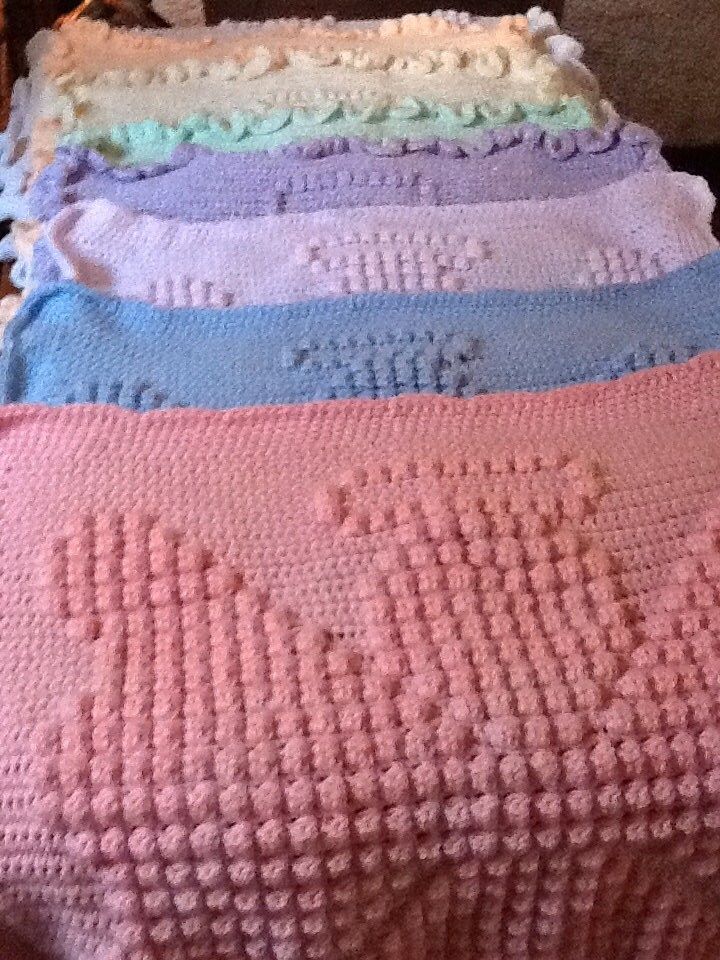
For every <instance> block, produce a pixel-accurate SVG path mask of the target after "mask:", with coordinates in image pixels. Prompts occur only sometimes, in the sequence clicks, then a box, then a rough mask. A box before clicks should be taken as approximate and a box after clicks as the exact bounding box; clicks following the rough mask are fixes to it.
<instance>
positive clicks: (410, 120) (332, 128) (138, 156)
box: [34, 97, 594, 169]
mask: <svg viewBox="0 0 720 960" xmlns="http://www.w3.org/2000/svg"><path fill="white" fill-rule="evenodd" d="M522 120H528V121H530V122H534V123H537V124H540V125H542V126H543V127H545V128H547V129H550V130H554V129H564V128H566V127H571V128H585V127H591V126H592V125H593V123H594V117H593V114H592V112H591V111H590V110H589V109H588V105H587V104H586V103H585V102H584V101H583V100H582V99H581V98H577V97H575V98H570V99H568V100H567V101H564V102H557V103H554V104H552V105H550V106H536V105H530V104H508V105H506V106H503V107H499V108H498V107H496V106H494V105H490V104H465V105H463V106H462V107H460V108H458V109H454V108H452V107H447V106H438V105H436V104H433V103H423V102H421V101H419V100H414V99H412V98H408V99H407V100H406V101H405V102H403V103H402V104H398V105H397V106H391V107H388V106H384V105H383V106H378V107H377V108H371V109H368V110H354V109H353V108H351V107H346V106H344V105H337V104H334V103H328V104H327V107H326V108H325V109H324V110H317V111H311V110H307V111H306V110H275V111H272V112H270V113H269V114H267V115H253V114H247V113H236V114H233V115H232V116H231V117H230V118H229V119H227V120H218V119H217V118H214V117H211V116H193V117H189V118H188V119H187V120H185V121H184V122H182V123H178V124H160V123H157V122H156V121H152V120H149V121H145V122H139V123H129V124H119V125H117V126H114V127H112V128H110V129H109V130H97V131H95V130H92V129H86V130H81V131H78V132H76V133H73V134H68V135H67V136H65V137H63V138H62V142H65V143H68V144H77V145H80V146H86V147H91V148H93V149H96V150H98V151H99V152H100V153H102V154H104V155H105V156H106V157H107V158H108V159H111V160H113V159H114V160H118V161H121V162H124V163H133V162H138V161H139V162H153V161H157V160H163V159H166V158H167V157H168V156H169V155H170V154H171V153H172V151H173V149H174V148H175V147H177V146H179V145H180V144H181V143H197V144H201V145H204V146H208V147H211V148H213V149H219V150H257V149H270V148H271V147H273V146H276V145H277V146H279V145H282V144H283V143H288V142H290V141H291V140H314V139H317V137H318V136H322V135H325V136H333V135H339V136H345V135H349V136H353V135H356V134H362V136H363V137H366V138H367V139H370V140H382V139H385V138H387V137H393V138H394V137H398V136H399V137H404V136H417V137H424V136H429V137H440V138H443V137H448V138H453V137H464V136H467V135H468V133H469V134H471V135H472V133H473V132H474V131H478V130H481V129H483V128H485V127H492V126H502V125H504V124H511V123H517V122H518V121H522ZM51 160H52V152H51V151H48V150H46V149H45V148H43V149H41V150H40V151H37V152H36V156H35V158H34V163H35V167H36V169H38V168H42V166H44V165H45V164H46V163H49V162H51Z"/></svg>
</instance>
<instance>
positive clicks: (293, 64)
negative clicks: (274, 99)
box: [58, 46, 558, 91]
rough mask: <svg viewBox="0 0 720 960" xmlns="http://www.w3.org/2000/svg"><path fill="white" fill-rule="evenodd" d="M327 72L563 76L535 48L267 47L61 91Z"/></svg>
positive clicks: (67, 81)
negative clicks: (335, 69) (399, 51)
mask: <svg viewBox="0 0 720 960" xmlns="http://www.w3.org/2000/svg"><path fill="white" fill-rule="evenodd" d="M327 67H344V68H345V69H347V70H355V71H358V72H371V71H383V72H386V73H390V74H397V73H404V74H408V75H413V76H427V75H429V74H434V73H439V74H443V75H448V74H458V73H465V74H475V75H477V76H479V77H482V78H485V79H488V80H495V79H501V78H503V77H508V76H509V75H510V74H513V73H515V74H517V75H518V76H522V75H523V74H531V75H532V76H533V78H534V79H542V78H544V77H546V76H551V75H553V74H556V73H557V71H558V67H557V65H556V64H555V63H554V62H553V60H552V58H551V57H550V56H549V55H548V54H547V53H542V52H540V51H538V50H534V49H532V48H529V49H527V50H508V49H507V48H506V47H503V46H496V47H494V48H493V49H491V50H487V51H482V52H474V51H473V52H469V51H463V50H452V49H450V50H442V49H440V50H438V49H432V48H427V49H424V50H420V51H418V52H417V53H416V54H412V55H409V54H408V55H404V54H397V53H388V52H386V51H382V50H372V49H368V48H363V47H349V48H343V49H338V48H329V47H326V48H322V49H317V50H303V49H296V48H292V47H288V48H285V49H281V50H274V51H273V50H270V49H269V48H268V47H264V46H258V47H255V48H253V49H252V50H250V51H249V52H248V56H247V58H245V59H243V61H240V60H239V59H230V58H225V59H222V60H216V61H212V60H201V59H196V58H189V59H185V60H177V61H175V62H173V63H168V64H162V65H157V66H153V67H148V68H140V67H138V68H133V69H116V70H106V71H104V72H102V73H99V74H98V75H97V76H96V77H94V78H93V79H92V80H90V81H87V80H83V79H82V77H79V76H78V75H77V74H76V73H74V72H70V73H66V74H64V75H63V76H62V77H61V78H59V79H58V86H59V88H60V89H61V90H63V91H72V90H73V88H77V87H79V86H80V87H85V86H91V85H92V86H99V87H108V86H118V87H128V88H136V87H143V86H151V85H152V86H155V85H169V84H183V83H192V82H197V81H211V82H216V83H233V82H237V81H239V80H256V79H258V78H259V77H262V76H266V75H267V74H269V73H274V72H278V71H281V70H286V69H293V68H294V69H301V70H321V69H323V68H327Z"/></svg>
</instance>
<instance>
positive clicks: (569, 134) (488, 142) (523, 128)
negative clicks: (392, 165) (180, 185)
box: [38, 121, 661, 192]
mask: <svg viewBox="0 0 720 960" xmlns="http://www.w3.org/2000/svg"><path fill="white" fill-rule="evenodd" d="M522 143H525V144H529V145H531V146H532V147H533V149H536V150H539V151H540V150H541V151H544V152H545V153H547V154H548V155H549V156H550V157H552V158H553V159H554V160H557V161H559V162H562V161H563V160H569V159H570V158H571V157H575V156H577V155H579V154H594V153H605V152H606V151H607V150H611V149H612V148H613V147H615V146H616V145H618V144H620V143H624V144H627V145H629V146H633V147H637V148H638V149H639V150H642V151H643V153H644V154H645V156H646V160H647V165H648V166H651V165H652V164H653V163H654V161H656V160H657V158H658V156H659V154H660V147H661V141H660V138H659V137H658V136H657V134H655V133H654V132H653V131H652V130H650V129H648V128H647V127H643V126H641V125H640V124H637V123H628V122H622V121H618V122H611V123H609V124H607V125H606V126H605V127H604V128H603V129H601V130H598V129H595V128H588V129H586V130H563V131H561V132H559V133H555V132H552V131H550V130H545V129H543V128H542V127H540V126H538V125H537V124H534V123H520V124H515V125H509V126H506V127H497V128H494V129H490V130H484V131H483V132H482V133H479V134H478V136H477V137H476V138H473V139H472V140H447V139H442V138H440V137H428V138H426V139H421V140H412V139H409V138H407V137H403V138H398V139H394V140H383V141H375V142H373V141H371V140H362V139H360V138H356V137H330V138H326V139H319V140H313V141H310V142H307V143H290V144H285V145H284V146H281V147H276V148H274V149H273V150H272V151H269V150H264V151H258V152H257V153H256V154H255V157H257V158H262V157H266V158H268V159H275V158H277V157H282V158H288V159H293V160H322V159H323V158H325V157H331V156H339V155H344V154H355V155H363V154H364V155H368V156H376V157H401V156H405V155H408V154H417V153H424V154H430V155H435V156H441V157H443V158H445V159H450V160H464V159H467V158H470V157H484V156H489V155H490V154H494V153H501V152H502V151H504V150H509V149H511V148H512V147H516V146H518V145H519V144H522ZM207 152H208V149H207V147H203V146H201V145H199V144H192V143H185V144H182V145H181V146H179V147H177V149H176V150H175V151H174V153H173V155H172V157H171V158H170V159H169V160H167V161H163V162H160V163H152V164H147V165H143V166H132V167H117V166H113V165H112V164H111V163H110V162H109V161H108V160H107V159H106V158H105V157H104V156H103V155H102V154H101V153H98V152H97V151H95V150H92V149H90V148H87V147H82V148H79V147H67V146H62V147H59V148H58V150H57V154H56V157H55V162H54V163H53V164H52V166H51V167H50V168H48V169H47V170H46V171H45V172H44V173H43V175H42V183H40V182H38V192H45V190H46V189H50V190H52V189H53V187H63V186H64V185H65V184H66V183H69V182H70V181H71V180H75V179H80V178H82V176H83V175H84V174H86V173H98V174H102V175H103V176H107V177H110V178H112V179H114V180H118V181H121V182H123V183H130V182H133V181H136V180H146V179H149V178H152V177H156V176H162V175H163V174H165V173H168V172H170V171H172V170H176V169H179V168H181V167H185V166H189V165H190V164H191V163H193V162H194V161H195V160H196V159H197V158H198V157H199V156H201V155H202V154H204V153H207ZM51 181H52V183H51Z"/></svg>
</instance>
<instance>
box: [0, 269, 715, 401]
mask: <svg viewBox="0 0 720 960" xmlns="http://www.w3.org/2000/svg"><path fill="white" fill-rule="evenodd" d="M718 347H720V252H718V253H713V254H710V255H709V256H707V257H705V258H703V259H702V260H700V261H698V262H697V263H695V264H693V265H691V266H689V267H685V268H683V269H681V270H678V271H676V272H674V273H672V274H669V275H666V276H665V277H662V278H661V279H659V280H654V281H650V282H647V283H638V284H632V285H628V286H625V285H618V286H612V287H604V288H600V289H597V290H593V291H587V292H586V291H548V292H543V293H512V292H496V291H493V292H489V293H479V294H452V293H449V294H448V293H444V294H443V293H441V294H424V295H417V296H408V295H402V294H392V295H373V294H369V295H362V296H354V297H344V298H342V299H337V300H335V299H327V300H313V301H309V302H304V303H297V304H293V305H291V306H280V307H249V308H243V309H226V310H195V309H174V310H163V309H157V308H154V307H151V306H147V305H144V304H141V303H136V302H129V301H121V300H115V299H112V298H109V297H106V296H103V295H101V294H96V293H93V292H90V291H89V290H86V289H84V288H82V287H80V286H77V285H75V284H59V285H55V286H52V287H49V288H45V289H43V290H40V291H38V292H37V293H36V294H34V295H32V296H31V297H30V298H29V299H28V300H27V301H26V303H25V305H24V306H23V308H22V309H21V310H20V312H19V313H18V314H17V315H16V317H15V318H14V320H13V321H12V322H11V324H10V326H9V327H8V330H7V333H6V340H5V349H4V354H3V358H2V363H1V366H0V391H1V397H2V399H3V400H4V401H6V402H31V403H49V404H63V403H68V402H104V403H114V404H120V405H121V406H124V407H128V408H132V409H138V410H144V409H152V408H156V407H170V406H181V405H187V406H197V407H214V408H224V407H235V406H244V405H253V404H268V403H298V402H302V401H308V400H314V399H331V398H342V397H388V396H395V395H398V394H401V393H417V392H430V393H443V394H449V395H454V396H471V395H475V394H479V393H487V392H495V391H504V390H532V391H535V390H546V389H550V388H553V387H560V386H565V385H570V384H575V383H582V382H586V381H597V380H608V379H612V378H614V377H618V376H621V375H623V374H624V373H628V372H631V371H634V370H638V369H643V368H647V367H651V366H655V365H657V364H664V363H674V362H681V361H683V360H685V359H687V358H688V357H690V356H692V355H694V354H697V353H699V352H702V351H704V350H709V349H717V348H718Z"/></svg>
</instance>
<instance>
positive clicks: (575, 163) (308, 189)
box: [30, 123, 666, 220]
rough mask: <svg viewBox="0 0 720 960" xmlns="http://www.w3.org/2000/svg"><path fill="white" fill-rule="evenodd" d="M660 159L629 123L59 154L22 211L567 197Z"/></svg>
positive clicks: (206, 216)
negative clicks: (99, 202) (134, 157)
mask: <svg viewBox="0 0 720 960" xmlns="http://www.w3.org/2000/svg"><path fill="white" fill-rule="evenodd" d="M659 148H660V143H659V140H658V138H657V137H656V136H655V135H654V134H653V133H652V132H651V131H649V130H647V129H645V128H644V127H640V126H638V125H636V124H631V123H617V124H610V125H608V126H607V127H606V128H605V129H604V130H602V131H597V130H569V131H565V132H563V133H559V134H552V133H549V132H547V131H545V130H542V129H541V128H540V127H537V126H534V125H532V124H529V125H528V124H521V125H519V126H515V127H506V128H497V129H495V130H488V131H486V132H485V133H484V134H482V135H480V136H479V137H478V138H477V139H475V140H464V141H462V142H458V141H443V140H425V141H410V140H394V141H389V142H384V143H372V142H368V141H361V140H353V139H345V138H336V139H330V140H322V141H316V142H313V143H309V144H294V145H292V146H287V147H284V148H281V149H278V150H272V151H265V152H258V153H246V154H238V153H223V152H213V151H210V150H208V149H206V148H203V147H199V146H194V145H185V146H182V147H179V148H178V149H177V150H176V151H175V153H174V154H173V156H172V158H171V159H170V160H169V161H167V162H163V163H158V164H153V165H150V166H145V167H133V168H118V167H113V166H110V165H109V164H108V162H107V161H106V160H105V159H104V158H103V157H101V156H100V155H99V154H97V153H95V152H93V151H91V150H87V149H83V148H71V147H61V148H60V149H59V150H58V152H57V156H56V159H55V161H54V162H53V163H52V164H51V165H50V166H49V167H47V168H46V169H45V170H44V171H43V172H42V174H41V175H40V176H39V177H38V179H37V180H36V182H35V185H34V187H33V189H32V191H31V194H30V209H31V211H32V214H33V216H35V217H36V218H37V219H39V220H47V219H49V218H50V217H52V216H54V215H55V214H56V213H58V212H59V211H60V210H61V209H62V208H63V207H64V206H65V204H67V203H73V202H75V201H78V200H90V199H95V198H98V197H103V198H105V199H108V200H112V201H114V202H116V203H118V204H120V205H121V206H124V207H126V208H128V209H130V210H134V211H137V212H141V213H151V214H157V215H160V216H168V217H173V216H181V217H183V218H184V219H187V220H218V219H224V218H226V217H233V216H246V217H247V216H259V215H262V214H268V213H279V212H285V211H287V212H293V213H299V212H303V211H311V210H318V209H323V208H337V207H355V206H376V205H384V204H393V205H404V206H418V205H444V204H454V203H481V202H485V201H492V200H530V199H542V198H548V197H567V196H573V195H576V194H578V193H582V192H585V191H587V190H592V189H594V188H596V187H601V186H604V185H606V184H608V183H612V182H614V181H616V180H620V179H622V178H623V177H625V176H627V175H629V174H632V173H637V172H639V171H641V170H648V169H654V168H658V167H660V168H666V164H665V161H664V160H663V159H662V158H661V156H660V149H659ZM500 158H502V162H501V163H499V160H500Z"/></svg>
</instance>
